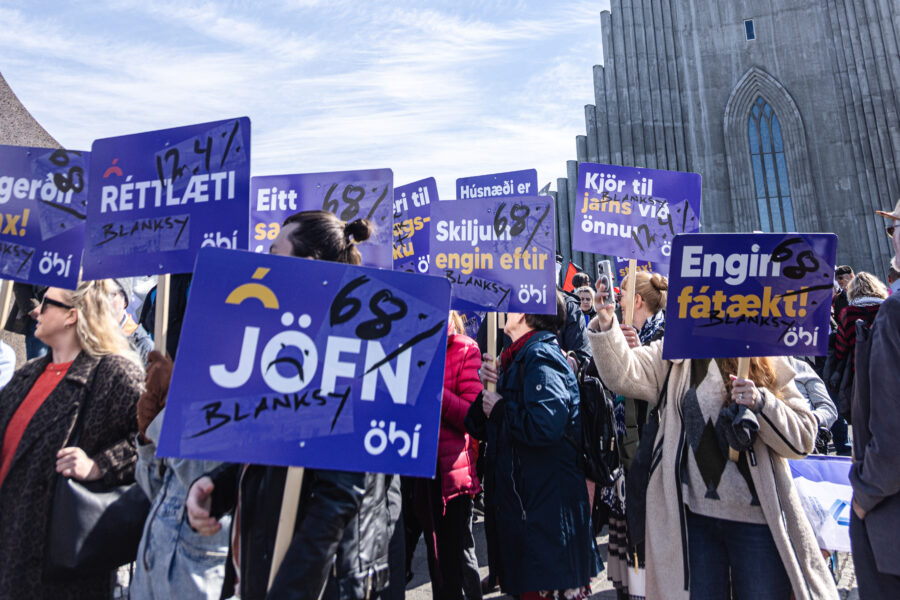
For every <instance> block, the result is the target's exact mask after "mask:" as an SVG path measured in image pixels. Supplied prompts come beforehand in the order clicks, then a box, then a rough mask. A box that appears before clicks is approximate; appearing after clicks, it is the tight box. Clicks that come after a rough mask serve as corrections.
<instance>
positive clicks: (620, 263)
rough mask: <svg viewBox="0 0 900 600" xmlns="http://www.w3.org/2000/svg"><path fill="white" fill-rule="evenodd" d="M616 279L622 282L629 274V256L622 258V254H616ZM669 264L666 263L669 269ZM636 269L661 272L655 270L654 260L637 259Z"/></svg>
mask: <svg viewBox="0 0 900 600" xmlns="http://www.w3.org/2000/svg"><path fill="white" fill-rule="evenodd" d="M615 259H616V281H619V282H621V281H622V280H623V279H624V278H625V276H626V275H628V260H629V259H627V258H622V257H621V256H616V257H615ZM668 268H669V265H666V270H668ZM635 271H649V272H651V273H659V271H656V270H654V265H653V263H652V262H650V261H647V260H638V261H635Z"/></svg>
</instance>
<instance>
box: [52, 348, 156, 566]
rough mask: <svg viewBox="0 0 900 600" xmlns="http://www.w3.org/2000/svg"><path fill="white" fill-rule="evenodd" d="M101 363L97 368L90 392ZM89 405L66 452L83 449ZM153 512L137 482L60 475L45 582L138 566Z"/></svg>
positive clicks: (82, 408) (58, 477)
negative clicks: (115, 482) (115, 483)
mask: <svg viewBox="0 0 900 600" xmlns="http://www.w3.org/2000/svg"><path fill="white" fill-rule="evenodd" d="M101 363H102V360H101ZM101 363H98V365H97V367H95V368H94V375H93V378H92V379H91V386H90V388H91V389H93V383H94V380H95V379H96V377H97V371H99V368H100V364H101ZM89 400H90V399H89V398H88V397H86V398H85V401H84V403H83V404H82V406H81V408H80V409H79V411H78V417H77V419H76V423H75V427H74V428H73V429H72V436H71V438H70V439H69V440H67V441H66V444H65V446H63V447H70V446H77V445H78V441H79V438H80V437H81V428H82V427H83V425H84V415H85V413H86V412H87V407H88V403H89ZM149 512H150V501H149V500H148V499H147V495H146V494H145V493H144V490H142V489H141V487H140V486H139V485H138V484H137V483H135V482H132V483H130V484H124V485H119V486H110V485H108V484H106V483H104V482H103V481H102V480H97V481H78V480H76V479H71V478H69V477H64V476H63V475H62V474H60V475H58V476H57V480H56V486H55V489H54V492H53V504H52V506H51V509H50V515H49V517H50V519H49V524H48V527H47V540H46V549H45V555H44V568H43V579H44V581H50V582H67V581H74V580H77V579H84V578H87V577H91V576H97V575H103V574H106V573H109V572H110V571H112V570H113V569H115V568H117V567H119V566H121V565H124V564H127V563H130V562H132V561H134V559H135V557H136V556H137V549H138V544H139V543H140V541H141V535H142V533H143V531H144V521H146V519H147V514H148V513H149Z"/></svg>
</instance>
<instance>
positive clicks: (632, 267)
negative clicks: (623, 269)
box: [610, 258, 637, 326]
mask: <svg viewBox="0 0 900 600" xmlns="http://www.w3.org/2000/svg"><path fill="white" fill-rule="evenodd" d="M636 272H637V259H635V258H629V259H628V290H626V292H625V297H624V298H623V300H622V302H623V303H622V320H623V321H625V324H626V325H629V326H630V325H633V324H634V288H635V287H636V286H635V282H636V279H637V278H636V277H635V276H634V274H635V273H636ZM610 293H612V292H610Z"/></svg>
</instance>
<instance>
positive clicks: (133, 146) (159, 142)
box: [84, 117, 250, 279]
mask: <svg viewBox="0 0 900 600" xmlns="http://www.w3.org/2000/svg"><path fill="white" fill-rule="evenodd" d="M91 158H92V160H91V170H90V185H89V186H88V206H87V233H86V236H87V239H86V242H85V256H84V277H85V279H102V278H104V277H129V276H135V275H156V274H163V273H189V272H190V271H191V269H193V268H194V259H195V258H196V255H197V251H198V250H199V249H200V248H201V247H210V246H213V247H218V248H230V249H237V248H246V247H247V213H248V203H249V195H248V194H249V184H250V119H248V118H247V117H240V118H236V119H228V120H224V121H215V122H211V123H200V124H198V125H188V126H185V127H175V128H172V129H161V130H158V131H148V132H144V133H137V134H134V135H124V136H119V137H112V138H106V139H101V140H95V141H94V144H93V146H92V151H91Z"/></svg>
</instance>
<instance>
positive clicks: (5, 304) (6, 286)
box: [0, 279, 13, 322]
mask: <svg viewBox="0 0 900 600" xmlns="http://www.w3.org/2000/svg"><path fill="white" fill-rule="evenodd" d="M12 291H13V282H12V281H11V280H9V279H4V280H3V283H2V284H0V318H2V319H3V321H4V322H5V321H6V318H7V317H8V316H9V309H10V306H11V305H12Z"/></svg>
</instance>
